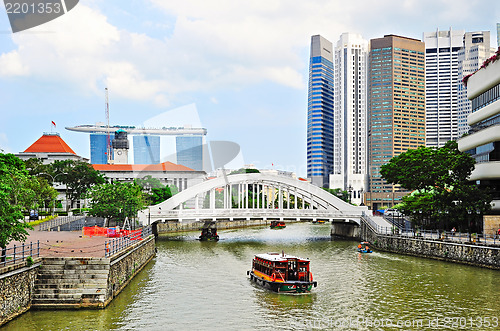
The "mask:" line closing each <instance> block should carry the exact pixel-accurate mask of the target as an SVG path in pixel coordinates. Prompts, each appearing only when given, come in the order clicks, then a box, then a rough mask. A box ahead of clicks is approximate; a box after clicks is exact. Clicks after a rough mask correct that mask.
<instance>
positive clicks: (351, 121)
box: [330, 33, 368, 204]
mask: <svg viewBox="0 0 500 331" xmlns="http://www.w3.org/2000/svg"><path fill="white" fill-rule="evenodd" d="M367 60H368V41H367V40H365V39H363V38H362V37H361V36H360V35H358V34H353V33H343V34H342V35H341V36H340V39H339V41H338V42H337V45H336V47H335V67H334V119H333V123H334V147H333V151H334V155H333V174H332V175H330V188H341V189H343V190H349V191H351V192H352V193H351V201H352V202H353V203H356V204H360V203H361V202H363V201H362V195H363V192H366V191H367V187H368V167H367V114H366V111H367V91H366V87H367Z"/></svg>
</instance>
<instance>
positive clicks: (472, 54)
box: [457, 31, 494, 138]
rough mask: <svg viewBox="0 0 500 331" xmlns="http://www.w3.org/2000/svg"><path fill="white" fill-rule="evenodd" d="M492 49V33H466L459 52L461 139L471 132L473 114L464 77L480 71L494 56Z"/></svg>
mask: <svg viewBox="0 0 500 331" xmlns="http://www.w3.org/2000/svg"><path fill="white" fill-rule="evenodd" d="M493 52H494V50H493V49H492V48H491V47H490V32H489V31H477V32H466V33H465V35H464V38H463V44H462V48H461V49H460V51H459V52H458V78H457V79H458V87H457V88H458V96H457V108H458V116H457V117H458V118H457V135H458V137H459V138H460V137H461V136H462V135H464V134H465V133H467V132H469V125H468V124H467V117H468V116H469V114H470V113H471V101H470V100H469V99H468V98H467V86H466V85H464V84H463V83H462V81H463V79H464V77H466V76H468V75H470V74H472V73H474V72H475V71H476V70H479V68H480V67H481V65H482V64H483V62H484V61H485V60H486V59H487V58H489V57H490V56H491V55H492V54H493Z"/></svg>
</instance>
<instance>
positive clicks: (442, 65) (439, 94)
mask: <svg viewBox="0 0 500 331" xmlns="http://www.w3.org/2000/svg"><path fill="white" fill-rule="evenodd" d="M464 34H465V31H463V30H457V31H455V30H452V29H451V28H450V30H449V31H439V30H436V31H435V32H424V43H425V122H426V125H425V126H426V132H425V135H426V143H425V144H426V146H428V147H442V146H444V145H445V144H446V142H448V141H450V140H456V139H457V138H458V106H457V96H458V53H459V51H460V49H461V48H462V44H463V37H464ZM410 68H411V67H410Z"/></svg>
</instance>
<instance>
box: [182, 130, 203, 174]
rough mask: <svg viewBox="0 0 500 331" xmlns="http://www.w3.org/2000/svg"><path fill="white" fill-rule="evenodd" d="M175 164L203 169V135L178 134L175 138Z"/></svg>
mask: <svg viewBox="0 0 500 331" xmlns="http://www.w3.org/2000/svg"><path fill="white" fill-rule="evenodd" d="M175 143H176V151H177V164H181V165H183V166H186V167H188V168H191V169H194V170H198V171H201V170H203V137H202V136H179V137H176V138H175Z"/></svg>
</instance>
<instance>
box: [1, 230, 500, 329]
mask: <svg viewBox="0 0 500 331" xmlns="http://www.w3.org/2000/svg"><path fill="white" fill-rule="evenodd" d="M329 233H330V225H329V224H328V223H327V224H323V225H316V224H311V223H299V224H289V225H288V226H287V227H286V228H285V229H282V230H270V229H269V228H267V227H260V228H246V229H238V230H221V231H219V235H220V237H221V240H220V241H219V242H199V241H198V240H196V239H197V237H198V236H199V233H198V232H196V233H194V232H187V233H181V234H175V235H169V236H164V237H160V238H159V239H158V241H157V244H156V245H157V248H158V254H157V256H156V258H155V259H154V260H153V261H152V262H151V263H149V264H148V265H147V266H146V267H145V269H143V271H142V272H141V273H140V274H139V275H138V276H136V277H135V279H133V281H132V282H131V283H130V284H129V285H128V286H127V288H126V289H124V291H123V292H122V293H121V294H120V295H119V296H118V297H117V298H116V299H114V300H113V302H112V303H111V304H110V305H109V306H108V307H107V308H106V309H104V310H75V311H71V310H69V311H29V312H27V313H25V314H24V315H22V316H20V317H18V318H17V319H15V320H13V321H11V322H10V323H8V324H7V325H5V326H4V328H2V330H255V329H257V330H303V329H318V330H319V329H329V330H443V329H444V330H471V329H472V330H500V325H499V324H500V322H499V320H498V318H499V317H500V300H499V297H500V281H499V280H500V277H499V276H500V272H499V271H494V270H489V269H483V268H478V267H471V266H466V265H460V264H453V263H447V262H441V261H434V260H428V259H423V258H417V257H410V256H402V255H396V254H390V253H384V252H377V251H375V252H374V253H372V254H360V253H357V252H356V246H357V243H356V242H352V241H332V240H330V235H329ZM282 250H284V251H285V252H286V253H288V254H293V255H297V256H300V257H305V258H309V259H311V270H312V272H313V275H314V280H316V281H317V282H318V287H317V288H313V291H312V293H311V294H308V295H289V294H288V295H287V294H277V293H272V292H268V291H266V290H264V289H261V288H259V287H257V286H256V285H254V284H253V283H250V281H249V280H248V278H247V276H246V272H247V270H249V269H250V265H251V260H252V257H253V256H254V254H257V253H264V252H281V251H282ZM398 323H399V324H398Z"/></svg>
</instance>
